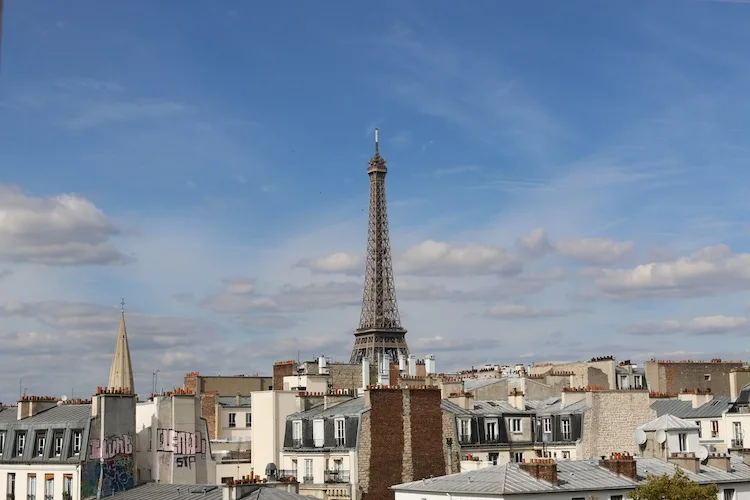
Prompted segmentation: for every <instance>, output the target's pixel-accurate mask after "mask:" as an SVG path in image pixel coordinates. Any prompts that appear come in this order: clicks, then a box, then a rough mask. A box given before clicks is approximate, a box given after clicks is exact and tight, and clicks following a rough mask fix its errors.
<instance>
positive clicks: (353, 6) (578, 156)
mask: <svg viewBox="0 0 750 500" xmlns="http://www.w3.org/2000/svg"><path fill="white" fill-rule="evenodd" d="M5 10H6V12H5V19H4V31H3V44H2V71H1V72H0V301H2V302H1V304H2V305H1V306H0V315H1V316H2V320H1V321H0V338H2V339H4V342H5V345H6V346H7V348H5V349H3V352H2V353H0V380H1V381H0V401H1V400H6V401H10V400H11V399H12V398H14V397H15V394H16V392H17V390H18V388H17V386H18V379H20V378H23V379H24V382H23V383H22V385H24V386H26V387H27V388H28V390H29V392H32V393H35V394H52V395H54V394H56V393H58V392H63V391H64V392H70V391H71V390H74V391H76V392H80V393H81V394H86V393H89V392H91V391H92V390H93V388H94V387H95V386H96V385H99V384H102V383H105V382H106V379H105V377H106V374H107V369H108V364H109V361H110V356H111V351H112V348H113V345H114V339H115V332H116V327H117V312H118V310H117V306H116V304H118V303H119V300H120V297H122V296H124V297H125V298H126V301H127V303H128V306H127V307H128V318H129V332H130V337H131V342H132V346H133V360H134V364H135V368H136V370H137V372H138V373H137V385H138V389H139V390H140V392H144V393H145V392H146V391H148V389H149V388H150V381H151V373H152V371H154V370H157V369H158V370H160V374H161V380H162V385H164V386H165V387H167V388H169V387H171V386H173V385H176V384H179V383H180V382H181V377H182V375H183V374H184V372H186V371H193V370H200V371H202V372H205V373H225V374H226V373H229V374H233V373H254V372H264V373H268V372H270V369H271V364H272V362H273V361H274V360H278V359H288V358H290V357H295V356H296V355H297V350H299V351H300V353H301V355H302V356H303V357H309V356H311V355H313V354H326V355H330V356H333V357H334V358H335V359H340V360H343V359H346V358H348V353H349V350H350V348H351V331H352V329H353V328H356V326H357V321H358V318H359V311H358V303H359V302H360V301H361V290H360V289H361V281H362V276H361V271H362V269H363V266H362V265H361V258H362V255H363V253H364V249H365V244H366V241H365V238H366V210H367V195H368V190H367V188H368V186H367V176H366V173H365V170H366V164H367V160H368V158H369V156H370V155H371V153H372V148H373V144H372V142H373V129H374V127H376V126H378V127H380V130H381V139H382V140H381V150H382V152H383V154H384V156H385V157H386V158H387V160H388V161H389V167H390V170H389V174H388V179H387V183H388V196H389V210H390V218H391V226H392V233H391V236H392V240H393V241H392V245H393V249H394V262H395V263H396V264H395V265H396V284H397V287H398V288H397V292H398V296H399V302H400V309H401V315H402V320H403V323H404V326H405V327H406V328H407V329H408V330H409V333H408V336H407V339H408V340H409V343H410V345H411V347H412V350H413V351H415V353H417V354H420V355H423V354H428V353H433V352H434V353H435V354H436V355H437V357H438V364H439V365H440V366H439V369H440V370H449V369H455V368H460V367H466V366H471V365H479V364H483V363H485V362H517V361H522V362H527V363H528V362H534V361H548V360H554V359H583V358H588V357H591V356H596V355H604V354H614V355H616V356H618V357H620V358H631V359H633V360H635V361H638V362H641V361H643V360H644V359H648V358H650V357H652V356H657V357H677V358H682V357H692V358H711V357H715V356H723V357H734V358H737V357H742V358H746V357H747V355H746V353H747V348H746V343H745V340H746V332H747V327H748V324H749V321H748V319H747V318H746V314H748V312H747V309H746V307H747V303H748V293H747V292H748V289H749V288H750V253H747V252H749V251H750V250H748V241H749V238H748V236H749V233H748V226H747V222H746V220H747V212H748V201H747V196H746V194H745V189H746V188H745V186H746V182H747V181H748V173H747V172H748V169H747V164H748V160H749V159H750V149H749V148H750V144H749V143H748V139H747V137H749V136H750V135H749V134H748V132H749V131H748V128H749V126H748V125H747V119H746V117H747V116H748V112H750V99H749V98H748V96H747V90H746V89H747V88H748V84H749V83H750V71H748V69H747V64H746V61H747V59H748V56H750V33H748V31H747V29H746V27H747V24H748V22H750V5H749V4H747V3H746V2H740V1H733V2H731V1H728V0H727V1H692V0H681V1H677V0H675V1H668V0H649V1H627V2H595V1H593V0H592V1H583V0H570V1H566V2H555V1H532V2H496V1H490V0H487V1H479V0H477V1H474V2H471V3H469V4H466V5H463V4H462V5H459V4H458V3H456V2H449V1H431V2H417V1H414V2H405V1H392V2H378V3H365V2H349V1H328V2H314V3H310V2H287V3H282V2H265V3H258V2H253V3H248V2H239V1H237V2H229V1H226V2H197V1H195V2H193V1H185V2H180V3H179V4H177V3H170V2H138V3H136V2H120V3H117V4H107V5H106V6H104V5H102V4H101V3H100V2H94V1H80V2H76V3H75V4H74V5H64V6H63V5H61V4H59V3H56V2H51V1H39V2H23V1H20V0H8V1H7V2H6V6H5ZM331 256H333V257H331ZM49 369H54V370H56V371H57V373H59V376H57V375H56V376H55V377H52V376H51V375H50V373H51V372H50V371H49ZM94 381H95V382H94Z"/></svg>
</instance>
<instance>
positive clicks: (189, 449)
mask: <svg viewBox="0 0 750 500" xmlns="http://www.w3.org/2000/svg"><path fill="white" fill-rule="evenodd" d="M156 446H157V447H156V450H157V451H169V452H172V453H176V454H178V455H197V454H200V455H205V453H206V449H207V446H206V440H205V438H203V435H202V434H201V433H200V432H185V431H176V430H174V429H157V445H156Z"/></svg>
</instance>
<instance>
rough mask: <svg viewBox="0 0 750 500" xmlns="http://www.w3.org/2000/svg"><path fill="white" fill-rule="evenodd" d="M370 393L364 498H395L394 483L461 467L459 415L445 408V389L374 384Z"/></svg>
mask: <svg viewBox="0 0 750 500" xmlns="http://www.w3.org/2000/svg"><path fill="white" fill-rule="evenodd" d="M368 398H369V405H370V408H369V411H367V412H365V413H363V414H362V418H361V424H360V438H359V450H358V452H359V456H358V459H359V486H360V489H361V491H362V500H385V499H393V498H394V493H393V492H392V491H391V490H390V489H389V488H390V487H391V486H393V485H394V484H399V483H403V482H408V481H414V480H419V479H423V478H428V477H431V476H442V475H444V474H446V473H451V472H459V469H460V459H459V453H458V439H457V436H456V426H455V419H454V418H453V416H452V415H451V414H448V413H443V411H442V409H441V407H440V404H441V393H440V389H437V388H435V389H396V388H383V389H371V390H369V391H368ZM446 438H450V439H451V440H452V444H451V447H450V448H448V446H447V444H446Z"/></svg>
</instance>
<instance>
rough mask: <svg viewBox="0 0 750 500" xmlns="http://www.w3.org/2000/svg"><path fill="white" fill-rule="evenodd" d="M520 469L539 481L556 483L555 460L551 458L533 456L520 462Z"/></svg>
mask: <svg viewBox="0 0 750 500" xmlns="http://www.w3.org/2000/svg"><path fill="white" fill-rule="evenodd" d="M520 466H521V470H523V471H525V472H526V473H527V474H529V475H530V476H532V477H534V478H535V479H538V480H540V481H547V482H548V483H550V484H557V462H555V461H554V460H553V459H551V458H533V459H531V460H529V461H528V462H521V464H520Z"/></svg>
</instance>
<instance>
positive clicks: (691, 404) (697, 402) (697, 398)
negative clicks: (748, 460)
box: [651, 389, 732, 452]
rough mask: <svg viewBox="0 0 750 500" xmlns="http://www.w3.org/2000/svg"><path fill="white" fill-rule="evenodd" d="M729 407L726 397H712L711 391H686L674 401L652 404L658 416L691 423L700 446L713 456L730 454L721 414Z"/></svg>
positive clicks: (656, 401) (659, 401) (729, 402)
mask: <svg viewBox="0 0 750 500" xmlns="http://www.w3.org/2000/svg"><path fill="white" fill-rule="evenodd" d="M731 406H732V401H731V400H730V399H729V398H728V397H724V396H719V397H714V395H713V394H712V393H711V392H710V391H707V390H701V389H691V390H685V391H683V392H681V393H680V394H679V395H678V397H677V398H676V399H674V398H669V399H657V400H655V401H654V402H653V403H652V404H651V408H653V409H654V410H655V411H656V414H657V415H658V416H662V415H672V416H675V417H678V418H681V419H683V420H688V421H691V422H694V423H695V425H696V426H697V427H698V439H699V441H700V444H701V445H703V446H706V448H707V449H708V450H709V451H712V452H727V451H728V450H729V447H730V445H731V443H730V442H729V441H728V439H727V438H728V433H727V429H726V425H725V418H724V414H725V413H727V411H728V410H729V408H730V407H731Z"/></svg>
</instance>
